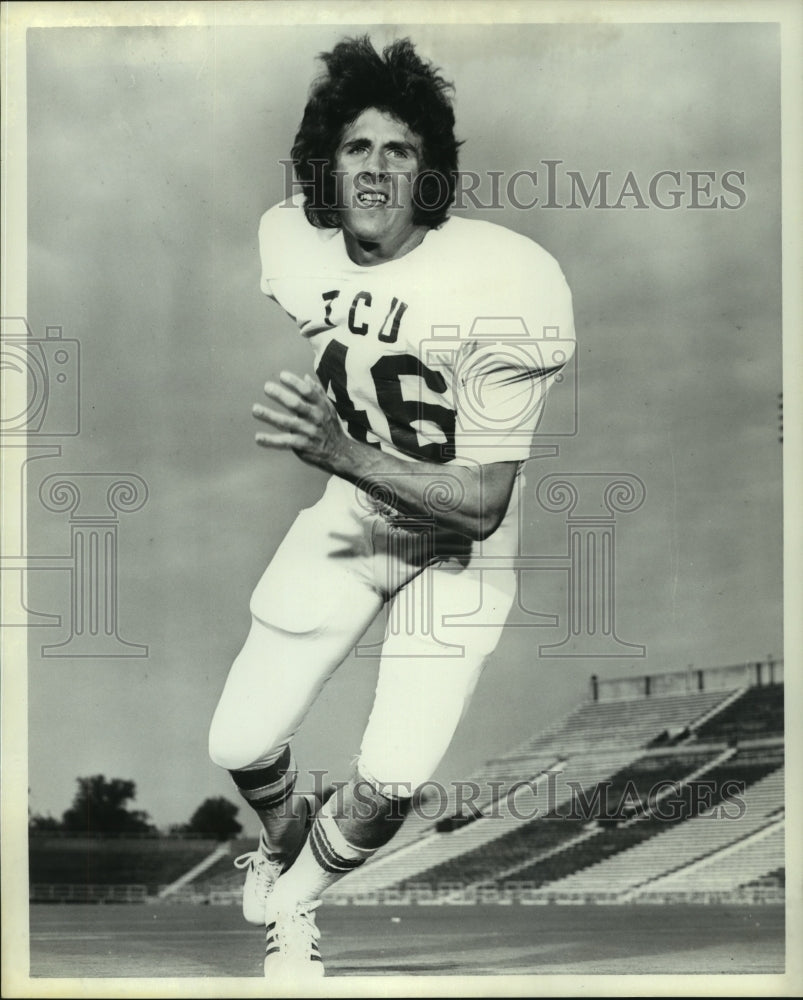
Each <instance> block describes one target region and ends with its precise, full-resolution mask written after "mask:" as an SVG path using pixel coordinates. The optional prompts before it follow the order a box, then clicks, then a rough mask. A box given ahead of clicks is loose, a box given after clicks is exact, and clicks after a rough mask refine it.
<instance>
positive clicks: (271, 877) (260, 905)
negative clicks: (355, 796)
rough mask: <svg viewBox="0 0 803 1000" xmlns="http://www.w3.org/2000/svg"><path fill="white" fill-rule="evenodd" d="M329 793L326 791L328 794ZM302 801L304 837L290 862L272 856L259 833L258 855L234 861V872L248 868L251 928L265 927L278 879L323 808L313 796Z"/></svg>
mask: <svg viewBox="0 0 803 1000" xmlns="http://www.w3.org/2000/svg"><path fill="white" fill-rule="evenodd" d="M328 791H329V789H327V792H328ZM299 798H303V799H306V802H307V818H306V820H305V823H304V836H303V838H302V840H301V843H300V844H299V846H298V850H297V851H296V852H295V853H294V854H293V856H292V857H290V858H288V857H285V856H284V855H281V854H271V852H270V851H269V849H268V840H267V836H266V834H265V831H264V830H260V831H259V844H258V845H257V849H256V850H255V851H246V853H245V854H241V855H240V856H239V857H238V858H235V860H234V867H235V868H245V870H246V871H245V885H244V886H243V916H244V917H245V919H246V920H247V921H248V923H249V924H262V925H263V926H264V925H265V907H266V906H267V904H268V900H269V898H270V894H271V892H273V886H274V885H275V883H276V879H277V878H278V877H279V876H280V875H281V874H282V872H283V871H284V870H285V868H289V867H290V864H291V863H292V862H293V861H294V860H295V858H296V856H297V854H298V851H300V850H301V847H302V846H303V844H304V841H305V840H306V839H307V836H308V834H309V831H310V827H311V826H312V820H313V817H314V816H315V813H316V812H317V811H318V810H319V809H320V808H321V799H320V798H319V797H318V796H317V795H313V794H312V793H302V794H301V795H299Z"/></svg>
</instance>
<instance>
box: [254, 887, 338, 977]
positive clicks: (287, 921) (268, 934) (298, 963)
mask: <svg viewBox="0 0 803 1000" xmlns="http://www.w3.org/2000/svg"><path fill="white" fill-rule="evenodd" d="M320 905H321V901H320V899H316V900H315V901H314V902H311V903H297V904H296V905H295V906H294V907H291V908H287V909H281V910H270V908H269V913H268V917H267V926H266V928H265V966H264V971H265V976H266V977H267V978H269V979H273V980H274V981H277V980H281V981H283V982H289V981H293V980H302V981H303V980H305V979H320V978H321V977H322V976H323V975H324V970H323V959H322V958H321V953H320V951H319V949H318V938H319V937H320V936H321V932H320V931H319V930H318V925H317V924H316V923H315V913H314V912H313V911H314V910H315V909H316V908H317V907H318V906H320Z"/></svg>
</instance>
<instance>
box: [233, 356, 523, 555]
mask: <svg viewBox="0 0 803 1000" xmlns="http://www.w3.org/2000/svg"><path fill="white" fill-rule="evenodd" d="M279 378H280V383H281V384H277V383H275V382H267V383H266V385H265V394H266V395H267V396H268V397H269V398H270V399H272V400H274V401H275V402H277V403H280V404H281V405H282V406H283V407H284V408H285V409H286V411H287V412H281V411H277V410H275V409H270V408H268V407H265V406H260V405H256V406H254V407H253V411H252V412H253V414H254V416H255V417H256V418H257V420H259V421H261V422H262V423H263V424H268V425H270V426H271V427H272V428H273V431H271V432H262V433H259V434H257V435H256V440H257V443H258V444H260V445H262V446H263V447H266V448H281V449H289V450H292V451H294V452H295V454H296V455H298V457H299V458H300V459H301V460H302V461H304V462H308V463H309V464H311V465H316V466H318V468H320V469H325V470H326V471H327V472H331V473H333V474H334V475H336V476H340V477H341V478H342V479H345V480H347V481H348V482H350V483H354V484H355V485H356V486H359V487H361V488H362V489H364V490H366V491H368V492H374V493H375V495H376V493H379V495H380V496H382V494H383V493H384V494H385V495H387V497H388V500H387V502H388V503H389V504H390V505H391V506H392V507H394V508H396V509H397V510H400V511H402V512H403V513H408V514H414V515H419V516H423V517H432V518H434V519H435V521H436V522H437V523H438V524H440V525H441V526H442V527H444V528H447V529H448V530H450V531H456V532H458V533H459V534H461V535H466V536H467V537H469V538H472V539H474V540H480V539H483V538H487V537H488V535H490V534H491V533H492V532H493V531H495V530H496V528H497V527H498V526H499V524H500V522H501V520H502V518H503V517H504V516H505V513H506V511H507V507H508V503H509V501H510V494H511V492H512V489H513V482H514V480H515V477H516V471H517V468H518V464H519V463H518V462H515V461H514V462H495V463H492V464H490V465H477V466H463V465H457V464H450V465H439V464H437V463H435V462H419V461H415V462H406V461H404V460H403V459H400V458H396V457H395V456H394V455H388V454H387V453H385V452H381V451H378V450H377V449H375V448H371V447H370V446H369V445H366V444H362V443H360V442H359V441H354V440H353V439H352V438H350V437H349V436H348V434H346V432H345V431H344V429H343V427H342V426H341V424H340V422H339V420H338V417H337V414H336V412H335V410H334V406H333V405H332V401H331V400H330V399H329V398H328V397H327V395H326V393H325V392H324V391H323V389H322V387H321V385H320V383H318V382H316V381H314V380H313V379H311V378H310V377H308V376H306V377H305V378H304V379H300V378H298V376H296V375H293V374H292V373H291V372H282V374H281V375H280V377H279Z"/></svg>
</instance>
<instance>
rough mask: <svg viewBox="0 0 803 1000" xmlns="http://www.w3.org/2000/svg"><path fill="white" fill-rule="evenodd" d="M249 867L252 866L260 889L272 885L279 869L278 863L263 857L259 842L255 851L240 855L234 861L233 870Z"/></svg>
mask: <svg viewBox="0 0 803 1000" xmlns="http://www.w3.org/2000/svg"><path fill="white" fill-rule="evenodd" d="M249 866H253V869H254V874H255V875H256V878H257V883H258V885H259V887H260V888H262V887H263V885H265V884H267V883H268V882H270V883H271V884H273V882H274V881H275V880H276V876H277V875H278V871H277V869H278V868H280V867H281V865H280V864H279V862H277V861H271V859H270V858H268V857H265V853H264V851H263V850H262V846H261V840H260V844H259V845H258V846H257V849H256V850H255V851H246V852H245V854H241V855H240V856H239V857H238V858H235V859H234V867H235V868H248V867H249Z"/></svg>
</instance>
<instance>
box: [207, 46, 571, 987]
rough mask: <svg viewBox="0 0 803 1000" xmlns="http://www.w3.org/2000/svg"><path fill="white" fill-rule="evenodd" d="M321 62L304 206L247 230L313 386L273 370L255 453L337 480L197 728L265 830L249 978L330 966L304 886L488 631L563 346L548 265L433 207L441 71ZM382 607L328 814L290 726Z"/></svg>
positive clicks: (328, 871)
mask: <svg viewBox="0 0 803 1000" xmlns="http://www.w3.org/2000/svg"><path fill="white" fill-rule="evenodd" d="M322 59H323V61H324V63H325V73H324V75H323V76H322V77H321V78H319V79H318V80H317V81H316V82H315V84H314V85H313V89H312V91H311V95H310V97H309V101H308V103H307V105H306V109H305V111H304V115H303V119H302V121H301V125H300V127H299V130H298V134H297V136H296V140H295V144H294V146H293V151H292V155H293V161H294V165H295V170H296V175H297V180H298V184H299V187H300V194H298V195H297V196H295V197H292V198H290V199H288V200H286V201H284V202H282V203H281V204H279V205H276V206H275V207H273V208H272V209H270V210H269V211H268V212H266V214H265V215H264V216H263V218H262V221H261V224H260V227H259V243H260V253H261V261H262V279H261V285H262V290H263V291H264V292H265V293H266V294H267V295H268V296H269V297H270V298H272V299H273V300H274V301H275V302H277V303H278V304H279V305H280V306H281V308H282V309H284V310H285V312H287V313H288V314H289V315H290V316H291V317H292V318H293V320H294V321H295V323H296V324H297V325H298V329H299V331H300V333H301V336H303V337H304V338H305V339H306V340H307V341H308V342H309V344H310V346H311V347H312V349H313V351H314V356H315V371H316V375H317V378H315V379H313V378H311V377H309V376H305V377H303V378H302V377H299V376H298V375H296V374H294V373H293V372H290V371H283V372H281V373H280V374H279V375H278V377H277V378H275V379H272V380H271V381H269V382H267V384H266V385H265V389H264V391H265V396H266V397H267V398H266V401H265V402H264V403H262V404H259V405H255V406H254V408H253V413H254V416H255V417H256V419H257V420H258V421H259V422H260V425H261V429H260V431H259V433H257V435H256V441H257V443H258V444H259V445H261V446H263V447H265V448H267V449H287V450H291V451H293V452H294V453H295V455H297V456H298V458H299V459H301V461H303V462H307V463H310V464H312V465H315V466H317V467H319V468H321V469H324V470H326V471H327V472H328V473H331V478H330V479H329V481H328V484H327V487H326V490H325V492H324V494H323V497H322V498H321V499H320V501H319V502H318V503H316V504H315V505H314V506H313V507H311V508H309V509H306V510H302V511H301V512H300V514H299V515H298V517H297V519H296V521H295V522H294V524H293V525H292V527H291V528H290V530H289V531H288V533H287V535H286V537H285V538H284V540H283V542H282V543H281V545H280V546H279V548H278V550H277V552H276V553H275V555H274V557H273V559H272V560H271V562H270V565H269V566H268V568H267V569H266V571H265V573H264V575H263V576H262V578H261V580H260V581H259V583H258V584H257V586H256V589H255V590H254V592H253V596H252V599H251V614H252V624H251V629H250V632H249V634H248V637H247V639H246V641H245V644H244V646H243V648H242V651H241V652H240V654H239V655H238V656H237V658H236V660H235V662H234V664H233V666H232V668H231V671H230V673H229V676H228V679H227V681H226V684H225V688H224V691H223V693H222V696H221V699H220V702H219V704H218V707H217V710H216V712H215V716H214V719H213V723H212V727H211V732H210V753H211V756H212V759H213V760H214V761H215V762H216V763H217V764H219V765H220V766H221V767H224V768H226V769H227V770H228V771H229V772H230V773H231V775H232V778H233V779H234V782H235V784H236V785H237V787H238V789H239V790H240V792H241V793H242V795H243V796H244V798H245V800H246V801H247V802H248V803H249V804H250V805H251V806H252V807H253V808H254V809H255V810H256V812H257V813H258V815H259V817H260V819H261V821H262V825H263V830H262V832H261V835H260V842H259V845H258V847H257V849H256V850H255V851H254V852H251V853H249V854H247V855H245V856H243V858H241V859H238V862H237V863H238V864H239V865H241V866H242V867H245V868H246V869H247V872H246V882H245V888H244V894H243V908H244V914H245V917H246V919H247V920H250V921H253V922H255V923H264V924H265V925H266V928H267V931H266V935H267V937H266V941H267V943H266V955H265V965H264V968H265V974H266V975H274V974H276V975H278V974H284V973H286V974H287V975H290V976H293V977H297V976H299V975H303V974H304V973H307V974H312V975H323V965H322V962H321V955H320V952H319V949H318V943H317V938H318V930H317V927H316V924H315V913H314V910H315V907H316V906H317V905H318V902H319V898H320V896H321V894H322V893H323V892H324V891H325V890H326V889H327V888H328V887H329V886H331V885H332V884H333V883H334V882H335V881H337V880H338V879H340V878H342V877H343V876H345V875H348V873H349V872H352V871H353V870H354V869H356V868H358V867H359V866H360V865H362V864H364V863H365V861H366V860H367V859H369V858H370V857H371V856H372V855H373V854H374V853H375V852H376V851H377V850H378V849H379V848H380V847H382V846H383V845H384V844H386V843H387V842H388V841H389V840H390V838H391V837H392V836H393V835H394V833H395V832H396V831H397V830H398V828H399V826H400V824H401V822H402V821H403V819H404V817H405V815H406V813H407V812H408V811H409V808H410V803H411V799H412V797H413V795H414V793H415V791H416V789H417V788H418V787H419V786H420V785H421V784H422V783H423V782H424V781H426V780H427V779H428V778H429V777H430V776H431V775H432V773H433V771H434V770H435V768H436V767H437V765H438V763H439V762H440V760H441V758H442V757H443V755H444V753H445V751H446V749H447V747H448V746H449V743H450V741H451V739H452V736H453V734H454V732H455V729H456V727H457V725H458V723H459V721H460V718H461V716H462V714H463V712H464V710H465V708H466V705H467V703H468V700H469V698H470V696H471V694H472V691H473V690H474V687H475V685H476V683H477V680H478V678H479V676H480V672H481V670H482V668H483V665H484V663H485V661H486V659H487V658H488V656H489V654H490V653H491V652H492V651H493V649H494V647H495V646H496V645H497V643H498V640H499V637H500V634H501V630H502V627H503V624H504V620H505V617H506V615H507V613H508V611H509V609H510V606H511V603H512V601H513V598H514V593H515V574H514V572H513V569H512V567H511V566H510V565H509V564H507V563H506V559H509V557H511V556H512V555H513V554H514V553H515V552H516V549H517V528H518V509H517V505H518V494H519V490H518V488H517V487H518V486H519V479H520V474H521V466H522V463H523V462H525V461H526V459H527V458H528V457H529V456H530V454H531V447H532V438H533V433H534V431H535V428H536V426H537V423H538V420H539V418H540V414H541V408H542V406H543V402H544V397H545V394H546V392H547V389H548V388H549V386H550V384H551V383H552V382H553V381H554V380H555V378H556V376H557V374H558V373H559V371H560V369H561V368H562V367H563V365H565V363H566V362H567V361H568V359H569V357H570V356H571V353H572V350H573V348H574V339H573V338H574V330H573V319H572V307H571V297H570V293H569V290H568V287H567V285H566V281H565V279H564V277H563V274H562V273H561V270H560V268H559V266H558V264H557V263H556V262H555V260H554V259H553V258H552V257H551V256H550V255H549V254H548V253H547V252H546V251H545V250H543V249H542V248H541V247H540V246H538V245H537V244H536V243H534V242H533V241H531V240H530V239H528V238H526V237H524V236H521V235H519V234H517V233H515V232H513V231H511V230H509V229H506V228H503V227H501V226H498V225H495V224H492V223H491V222H487V221H475V220H470V219H467V218H461V217H456V216H450V215H449V214H448V212H449V208H450V206H451V205H452V203H453V201H454V193H455V184H456V178H457V152H458V145H459V144H458V142H457V141H456V140H455V135H454V113H453V109H452V104H451V99H450V91H451V86H450V85H449V84H448V83H447V82H446V81H445V80H444V79H443V77H442V76H441V75H440V73H439V71H438V70H437V69H436V68H434V67H433V66H432V65H431V64H429V63H427V62H425V61H424V60H422V59H421V58H420V57H419V56H418V55H417V53H416V51H415V49H414V47H413V45H412V44H411V43H410V41H409V40H402V41H397V42H394V43H393V44H392V45H389V46H388V47H386V48H385V49H384V51H383V52H382V53H381V54H380V53H378V52H377V51H375V50H374V48H373V47H372V45H371V43H370V41H369V39H368V38H358V39H347V40H344V41H342V42H340V43H339V44H337V45H336V46H335V47H334V49H333V50H332V51H331V52H329V53H326V54H324V55H323V56H322ZM484 566H485V567H486V568H485V569H483V567H484ZM488 567H490V568H488ZM400 602H402V603H403V604H404V608H405V609H406V611H405V616H403V620H404V621H405V622H406V623H408V625H409V622H410V621H411V619H410V618H409V614H410V612H411V609H417V612H416V613H417V614H418V619H417V620H415V621H413V623H412V625H409V627H406V628H398V627H395V626H394V624H393V623H395V622H397V618H396V617H394V615H393V611H394V609H395V610H399V609H400V608H401V607H402V604H401V603H400ZM385 605H387V606H388V607H389V609H390V612H391V613H390V614H389V616H388V627H387V630H386V635H385V640H384V644H383V648H382V655H381V660H380V666H379V673H378V679H377V684H376V692H375V698H374V704H373V708H372V711H371V714H370V718H369V720H368V723H367V727H366V729H365V732H364V734H363V737H362V742H361V749H360V753H359V757H358V760H357V762H356V765H355V767H354V771H353V775H352V779H351V781H350V782H349V783H348V785H347V786H346V787H345V789H343V790H342V794H338V795H337V796H333V797H332V798H330V799H329V800H328V801H326V802H325V803H324V804H323V805H322V806H321V805H320V803H319V802H317V801H316V800H315V799H314V798H313V797H311V796H302V795H300V794H299V793H297V792H296V789H295V783H296V763H295V760H294V758H293V753H292V749H291V747H292V740H293V736H294V734H295V732H296V730H297V729H298V727H299V725H300V724H301V722H302V721H303V719H304V717H305V715H306V713H307V712H308V710H309V708H310V706H311V705H312V703H313V701H314V700H315V698H316V696H317V695H318V693H319V692H320V690H321V688H322V686H323V685H324V684H325V682H326V681H327V679H328V678H329V677H330V676H331V675H332V673H333V671H334V670H335V669H336V668H337V667H338V665H339V664H340V663H341V662H342V661H343V659H344V658H345V657H346V656H347V655H348V654H349V652H350V651H351V650H352V649H353V647H354V646H355V644H356V643H357V642H358V641H359V639H360V637H361V636H362V634H363V632H364V631H365V630H366V628H367V627H368V626H369V624H370V623H371V621H372V620H373V619H374V618H375V616H376V615H377V613H378V612H379V611H380V609H381V608H382V607H383V606H385ZM441 625H444V626H445V625H448V628H446V627H445V628H444V629H443V636H444V637H443V638H441V637H439V635H438V633H439V632H440V631H441V628H440V626H441ZM445 640H448V645H449V647H450V649H449V652H451V653H455V652H456V653H457V654H458V655H448V656H444V655H442V654H443V652H444V641H445ZM343 723H344V720H339V724H340V725H343Z"/></svg>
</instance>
